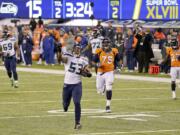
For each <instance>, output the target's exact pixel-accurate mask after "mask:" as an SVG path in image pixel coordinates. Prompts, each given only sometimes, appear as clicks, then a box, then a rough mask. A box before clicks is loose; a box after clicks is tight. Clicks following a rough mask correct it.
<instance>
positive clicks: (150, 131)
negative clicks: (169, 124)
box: [71, 129, 180, 135]
mask: <svg viewBox="0 0 180 135" xmlns="http://www.w3.org/2000/svg"><path fill="white" fill-rule="evenodd" d="M166 132H180V129H170V130H146V131H130V132H123V131H122V132H121V131H119V132H104V133H103V132H101V133H80V134H71V135H114V134H143V133H149V134H151V133H166Z"/></svg>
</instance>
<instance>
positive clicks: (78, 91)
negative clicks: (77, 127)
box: [62, 83, 82, 124]
mask: <svg viewBox="0 0 180 135" xmlns="http://www.w3.org/2000/svg"><path fill="white" fill-rule="evenodd" d="M62 96H63V107H64V111H65V112H66V111H67V110H68V107H69V104H70V102H71V98H73V101H74V106H75V123H76V124H79V123H80V119H81V103H80V102H81V97H82V84H81V83H78V84H64V87H63V95H62Z"/></svg>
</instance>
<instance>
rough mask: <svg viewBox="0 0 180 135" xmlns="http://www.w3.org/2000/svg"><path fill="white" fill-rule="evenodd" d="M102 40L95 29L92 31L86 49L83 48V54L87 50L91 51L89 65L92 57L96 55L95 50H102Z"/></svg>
mask: <svg viewBox="0 0 180 135" xmlns="http://www.w3.org/2000/svg"><path fill="white" fill-rule="evenodd" d="M103 39H104V37H102V36H101V35H100V32H99V30H98V29H97V28H95V29H93V31H92V37H90V38H89V43H88V45H87V46H86V48H84V50H83V52H84V51H86V50H88V49H91V53H92V56H91V58H90V60H89V61H90V63H91V61H92V58H93V56H94V55H95V53H96V49H97V48H102V40H103Z"/></svg>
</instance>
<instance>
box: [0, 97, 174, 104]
mask: <svg viewBox="0 0 180 135" xmlns="http://www.w3.org/2000/svg"><path fill="white" fill-rule="evenodd" d="M104 100H105V99H96V100H94V99H86V100H82V102H95V101H96V102H97V101H104ZM134 100H135V101H137V100H142V101H143V100H171V98H129V99H127V98H125V99H119V98H117V99H112V101H114V102H115V101H134ZM57 102H59V101H58V100H55V101H23V102H22V101H11V102H4V101H1V102H0V105H11V104H12V105H14V104H46V103H57Z"/></svg>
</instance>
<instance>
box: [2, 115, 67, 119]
mask: <svg viewBox="0 0 180 135" xmlns="http://www.w3.org/2000/svg"><path fill="white" fill-rule="evenodd" d="M62 116H63V117H64V116H65V115H63V114H58V115H29V116H17V117H15V116H4V117H3V116H1V117H0V120H3V119H20V118H45V117H62Z"/></svg>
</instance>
